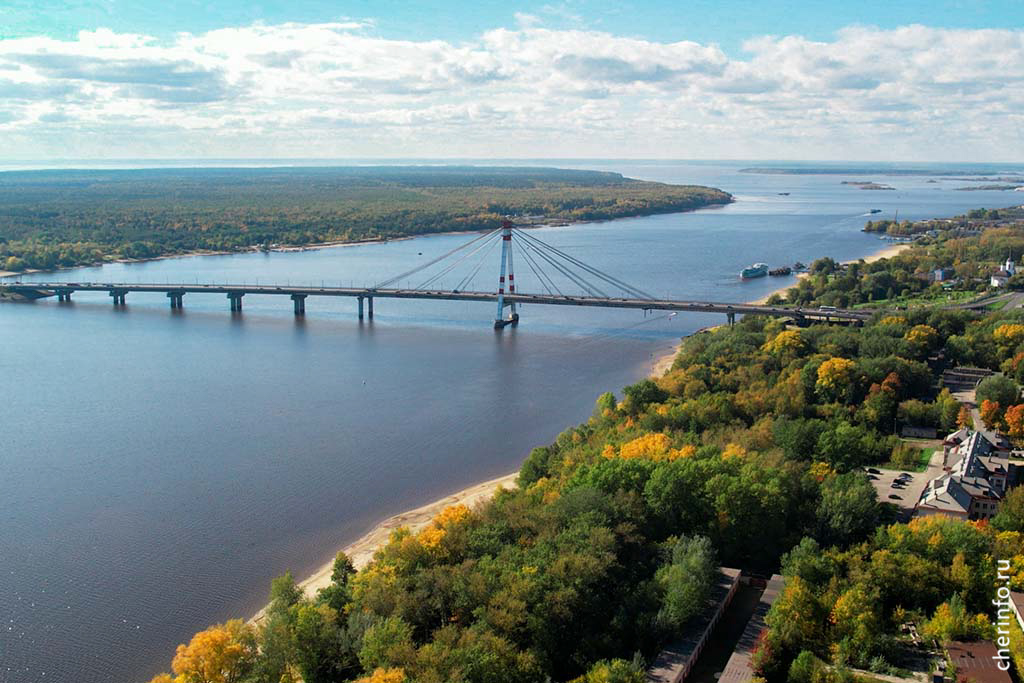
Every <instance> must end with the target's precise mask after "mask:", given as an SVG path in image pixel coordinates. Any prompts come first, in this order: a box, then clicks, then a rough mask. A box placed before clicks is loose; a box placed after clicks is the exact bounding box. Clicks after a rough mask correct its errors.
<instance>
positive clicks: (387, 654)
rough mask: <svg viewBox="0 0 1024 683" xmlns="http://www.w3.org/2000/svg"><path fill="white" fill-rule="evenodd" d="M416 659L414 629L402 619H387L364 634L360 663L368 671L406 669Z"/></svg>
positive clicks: (375, 624)
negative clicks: (394, 668)
mask: <svg viewBox="0 0 1024 683" xmlns="http://www.w3.org/2000/svg"><path fill="white" fill-rule="evenodd" d="M414 659H415V644H414V643H413V639H412V627H411V626H410V625H409V624H407V623H406V622H405V621H403V620H402V619H401V618H400V617H387V618H385V619H381V620H380V621H378V622H376V623H374V624H373V625H372V626H370V627H369V628H368V629H366V632H365V633H364V634H363V639H362V647H361V648H360V650H359V663H360V664H361V665H362V667H363V669H365V670H366V671H373V670H374V669H389V668H393V667H399V668H401V667H404V666H406V665H407V664H408V663H409V662H411V661H413V660H414Z"/></svg>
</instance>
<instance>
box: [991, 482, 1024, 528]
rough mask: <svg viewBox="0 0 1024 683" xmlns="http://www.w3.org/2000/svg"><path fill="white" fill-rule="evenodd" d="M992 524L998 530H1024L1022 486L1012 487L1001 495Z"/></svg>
mask: <svg viewBox="0 0 1024 683" xmlns="http://www.w3.org/2000/svg"><path fill="white" fill-rule="evenodd" d="M992 526H994V527H995V528H997V529H999V530H1000V531H1019V532H1024V487H1021V486H1018V487H1016V488H1012V489H1010V490H1009V491H1008V492H1007V493H1006V495H1004V496H1003V499H1002V500H1001V501H999V511H998V512H996V516H995V517H993V518H992Z"/></svg>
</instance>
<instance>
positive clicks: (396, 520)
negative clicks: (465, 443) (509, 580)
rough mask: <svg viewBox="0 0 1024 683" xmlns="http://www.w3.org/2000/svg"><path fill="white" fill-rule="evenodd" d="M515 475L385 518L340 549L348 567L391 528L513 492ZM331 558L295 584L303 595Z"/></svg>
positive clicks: (367, 555)
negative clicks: (450, 508)
mask: <svg viewBox="0 0 1024 683" xmlns="http://www.w3.org/2000/svg"><path fill="white" fill-rule="evenodd" d="M518 476H519V472H513V473H511V474H506V475H505V476H503V477H498V478H497V479H491V480H489V481H485V482H482V483H480V484H474V485H473V486H470V487H468V488H465V489H462V490H461V491H458V492H457V493H453V494H451V495H449V496H445V497H444V498H440V499H438V500H435V501H434V502H432V503H427V504H426V505H423V506H421V507H418V508H416V509H414V510H408V511H406V512H402V513H400V514H397V515H395V516H393V517H388V518H387V519H385V520H384V521H383V522H381V523H380V524H378V525H376V526H375V527H374V528H373V529H371V530H370V532H369V533H367V534H366V535H365V536H363V537H362V538H360V539H359V540H358V541H356V542H355V543H350V544H349V545H347V546H345V547H344V548H342V549H341V550H342V551H343V552H344V553H345V554H346V555H348V558H349V559H350V560H352V564H353V565H355V567H356V569H362V568H363V567H365V566H366V565H368V564H369V563H370V560H372V559H373V555H374V553H376V552H377V550H379V549H380V548H381V547H383V546H384V544H385V543H387V541H388V537H389V536H391V532H392V531H394V530H395V529H397V528H399V527H403V526H404V527H408V528H409V530H410V531H413V532H417V531H420V530H421V529H423V528H425V527H426V526H427V525H428V524H430V522H431V521H432V520H433V519H434V518H435V517H437V515H438V514H439V513H440V512H441V510H444V509H445V508H446V507H448V506H450V505H456V504H458V503H462V504H463V505H466V506H468V507H470V508H472V507H475V506H476V505H478V504H479V503H482V502H484V501H487V500H490V499H491V497H492V496H494V494H495V492H496V491H497V490H498V488H503V489H514V488H515V487H516V478H517V477H518ZM335 555H337V553H334V555H331V558H330V560H328V561H327V562H326V563H324V565H323V566H321V567H320V568H319V569H318V570H316V571H315V572H314V573H313V574H312V575H310V576H308V577H306V578H305V579H303V580H302V581H300V582H299V587H300V588H302V589H303V590H304V591H305V593H306V595H308V596H309V597H313V596H315V595H316V593H317V591H318V590H320V589H321V588H326V587H327V586H329V585H330V583H331V571H332V570H333V569H334V556H335ZM265 611H266V607H264V608H263V609H261V610H260V611H259V612H257V613H256V615H255V616H253V618H252V619H251V620H250V621H251V622H252V623H258V622H259V621H260V620H262V618H263V614H264V612H265Z"/></svg>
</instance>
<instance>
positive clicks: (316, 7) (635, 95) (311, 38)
mask: <svg viewBox="0 0 1024 683" xmlns="http://www.w3.org/2000/svg"><path fill="white" fill-rule="evenodd" d="M1020 8H1021V3H1020V1H1019V0H1001V1H985V0H959V1H954V0H931V1H929V2H924V1H923V0H888V1H886V2H883V1H881V0H858V1H857V2H850V1H846V2H783V1H782V0H762V1H760V2H728V1H719V2H712V1H711V0H689V1H687V0H674V1H672V2H639V1H636V0H634V1H629V0H619V1H615V2H612V1H610V0H563V1H561V2H558V1H555V2H544V1H542V0H538V1H534V2H520V3H515V4H511V3H508V2H498V1H496V0H476V1H475V2H472V3H468V2H439V3H431V4H429V5H427V4H423V3H414V2H398V1H396V0H377V1H374V2H369V1H363V0H348V1H341V2H337V1H334V2H328V1H327V0H294V1H292V2H287V3H284V2H225V1H224V0H206V1H204V2H199V1H198V0H161V1H159V2H157V1H154V0H67V1H65V2H57V1H55V0H3V1H2V2H0V140H3V142H4V144H3V145H0V159H3V158H7V159H46V158H54V157H61V158H76V157H79V158H96V157H120V158H124V157H161V158H167V157H210V158H224V157H275V156H280V157H288V158H295V157H303V156H324V157H400V158H407V157H413V156H424V157H476V158H480V157H544V156H551V157H562V158H564V157H638V158H744V159H752V158H776V159H778V158H793V159H800V158H816V159H828V158H842V159H858V158H865V159H886V158H891V159H894V160H921V161H928V160H937V161H949V160H955V161H1021V160H1024V132H1022V131H1024V114H1022V113H1021V112H1022V111H1024V31H1022V29H1021V28H1020V26H1021V22H1020V19H1019V14H1020Z"/></svg>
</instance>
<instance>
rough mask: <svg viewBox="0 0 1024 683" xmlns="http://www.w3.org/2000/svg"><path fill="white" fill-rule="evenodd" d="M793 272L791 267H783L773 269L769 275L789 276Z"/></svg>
mask: <svg viewBox="0 0 1024 683" xmlns="http://www.w3.org/2000/svg"><path fill="white" fill-rule="evenodd" d="M792 272H793V269H792V268H790V267H789V266H782V267H781V268H773V269H772V270H769V271H768V274H769V275H789V274H790V273H792Z"/></svg>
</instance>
